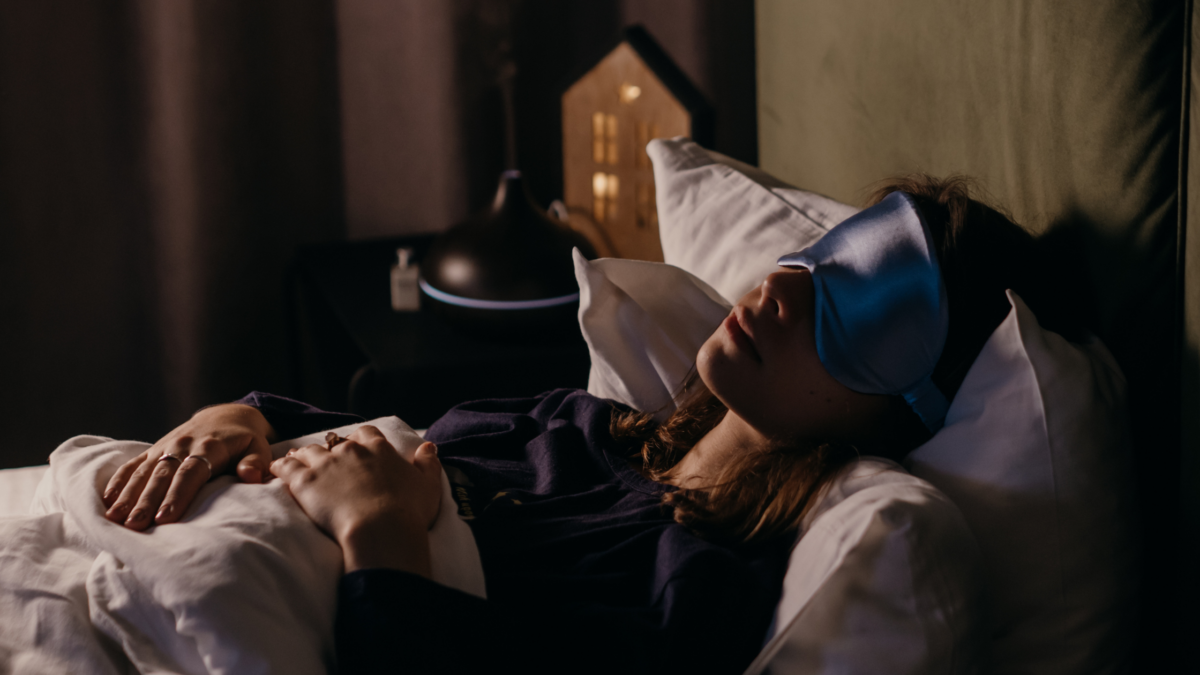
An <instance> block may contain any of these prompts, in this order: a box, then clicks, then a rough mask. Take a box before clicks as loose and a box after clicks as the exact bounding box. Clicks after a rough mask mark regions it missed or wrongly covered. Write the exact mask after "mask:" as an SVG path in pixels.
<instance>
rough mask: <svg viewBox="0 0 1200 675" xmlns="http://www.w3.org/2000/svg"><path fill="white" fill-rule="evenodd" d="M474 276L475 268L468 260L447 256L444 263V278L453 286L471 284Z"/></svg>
mask: <svg viewBox="0 0 1200 675" xmlns="http://www.w3.org/2000/svg"><path fill="white" fill-rule="evenodd" d="M474 276H475V266H474V265H473V264H471V261H470V260H468V259H466V258H461V257H457V256H456V257H449V256H447V257H446V258H445V259H444V260H443V261H442V278H443V279H445V280H446V281H447V282H448V283H450V284H451V285H455V286H457V285H463V284H467V283H470V281H471V280H472V278H474Z"/></svg>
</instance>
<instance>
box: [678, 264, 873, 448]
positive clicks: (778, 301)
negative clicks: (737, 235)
mask: <svg viewBox="0 0 1200 675" xmlns="http://www.w3.org/2000/svg"><path fill="white" fill-rule="evenodd" d="M813 298H814V296H813V281H812V275H811V274H810V273H809V272H808V270H802V269H801V270H794V269H786V268H780V270H779V271H778V272H774V273H772V274H770V275H768V276H767V278H766V280H764V281H763V282H762V283H761V284H759V286H758V287H757V288H755V289H754V290H752V291H750V292H749V293H747V294H746V295H745V296H743V297H742V299H741V300H739V301H738V303H737V305H736V306H734V308H733V311H732V312H730V314H729V316H728V317H726V319H725V321H724V322H723V323H722V324H721V326H720V327H719V328H718V329H717V331H716V332H715V333H713V334H712V335H711V336H710V337H709V338H708V340H707V341H706V342H705V343H704V346H703V347H701V348H700V354H699V356H697V359H696V368H697V370H698V371H699V373H700V378H701V379H702V380H704V383H705V384H706V385H708V388H709V389H710V390H711V391H712V392H713V393H714V394H715V395H716V396H717V398H718V399H720V400H721V402H722V403H724V404H725V405H726V407H728V408H729V409H730V410H731V411H733V412H734V413H735V414H736V415H738V416H739V417H741V418H742V419H743V420H745V421H746V422H747V423H748V424H749V425H750V426H751V427H753V428H754V429H756V430H757V431H759V432H760V433H762V434H764V435H766V436H767V437H769V438H806V439H811V440H817V441H831V440H837V441H848V442H853V441H854V440H856V439H859V438H863V437H865V436H867V435H869V434H870V433H871V432H872V431H873V427H874V424H875V422H876V421H877V420H880V419H882V417H883V416H884V415H885V414H886V412H887V410H888V409H889V405H890V402H889V400H888V397H886V396H877V395H871V394H860V393H858V392H855V391H851V390H850V389H849V388H847V387H846V386H845V385H843V384H841V383H840V382H838V381H837V380H835V379H834V378H833V376H832V375H830V374H829V373H828V372H827V371H826V370H825V366H824V365H822V364H821V360H820V358H819V357H818V356H817V344H816V333H815V329H814V324H815V319H814V312H813Z"/></svg>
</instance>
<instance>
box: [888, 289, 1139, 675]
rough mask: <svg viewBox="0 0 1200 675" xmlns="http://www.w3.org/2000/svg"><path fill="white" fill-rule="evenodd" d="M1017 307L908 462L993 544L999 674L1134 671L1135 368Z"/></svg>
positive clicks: (991, 580) (987, 553)
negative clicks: (1131, 402) (1131, 404)
mask: <svg viewBox="0 0 1200 675" xmlns="http://www.w3.org/2000/svg"><path fill="white" fill-rule="evenodd" d="M1009 300H1010V302H1011V303H1012V306H1013V309H1012V311H1011V312H1010V313H1009V315H1008V318H1006V319H1005V320H1004V322H1003V323H1001V324H1000V326H999V327H998V328H997V329H996V331H995V332H994V333H993V334H992V337H991V338H990V339H989V340H988V343H987V345H986V346H985V347H984V349H983V351H982V352H981V353H980V355H979V357H978V358H976V359H975V363H974V364H973V365H972V366H971V370H970V371H969V372H968V373H967V377H966V379H965V380H964V381H963V384H962V387H961V388H960V389H959V391H958V394H957V395H956V396H955V397H954V400H953V401H952V402H951V405H950V411H949V412H948V413H947V415H946V426H945V427H944V428H943V429H942V430H941V431H939V432H938V433H937V435H935V436H934V437H933V438H932V439H930V440H929V442H927V443H925V444H924V445H922V446H921V447H919V448H917V449H916V450H915V451H913V452H912V454H910V455H909V456H908V458H907V460H906V462H905V464H906V465H907V466H908V468H909V470H910V471H912V473H913V474H915V475H917V476H920V477H921V478H924V479H925V480H927V481H929V482H930V483H932V484H934V485H936V486H937V487H938V489H940V490H941V491H942V492H945V493H946V494H947V495H948V496H949V497H950V498H951V499H953V500H954V502H955V503H956V504H958V506H959V508H960V509H962V512H963V515H964V516H966V518H967V522H969V523H970V524H971V530H972V531H973V532H974V533H975V537H976V539H978V541H979V545H980V548H981V549H982V550H983V554H984V558H983V559H984V569H983V571H984V578H985V579H987V582H988V591H989V595H990V600H991V607H992V612H993V616H994V619H995V625H994V631H993V636H994V641H993V644H992V653H993V657H992V666H993V667H992V670H993V672H995V673H1017V672H1020V673H1047V674H1049V673H1085V672H1086V673H1104V672H1124V671H1126V670H1127V669H1128V666H1129V664H1128V659H1129V650H1130V646H1131V645H1130V638H1131V636H1132V634H1133V626H1134V623H1133V621H1132V619H1133V612H1134V605H1135V602H1136V583H1135V578H1136V574H1135V565H1136V560H1135V554H1134V546H1135V538H1134V522H1133V513H1134V505H1133V495H1132V485H1131V483H1130V480H1129V476H1130V475H1131V470H1132V457H1131V456H1130V438H1129V430H1128V422H1127V419H1126V409H1125V379H1124V377H1123V376H1122V375H1121V371H1120V369H1119V368H1118V367H1117V364H1116V362H1115V361H1114V360H1113V358H1112V355H1111V354H1109V353H1108V350H1107V349H1105V348H1104V345H1102V344H1101V343H1100V342H1099V340H1096V339H1094V338H1093V339H1091V340H1090V341H1089V342H1087V343H1086V344H1071V343H1069V342H1067V341H1066V340H1064V339H1063V338H1062V337H1061V336H1059V335H1058V334H1056V333H1051V332H1049V331H1046V330H1042V328H1041V327H1040V326H1039V325H1038V322H1037V319H1036V318H1035V317H1034V316H1033V313H1032V312H1031V311H1029V308H1028V307H1027V306H1026V305H1025V303H1024V302H1022V301H1021V299H1020V298H1019V297H1018V296H1017V295H1016V294H1015V293H1013V292H1012V291H1009Z"/></svg>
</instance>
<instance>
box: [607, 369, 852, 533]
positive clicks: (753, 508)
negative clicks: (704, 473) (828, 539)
mask: <svg viewBox="0 0 1200 675" xmlns="http://www.w3.org/2000/svg"><path fill="white" fill-rule="evenodd" d="M683 389H684V391H685V392H687V393H686V394H685V396H686V398H685V399H684V401H683V402H682V404H681V405H680V406H679V408H678V409H676V410H675V412H674V413H673V414H672V415H671V416H670V417H669V418H667V420H666V421H665V422H663V423H662V424H658V423H656V422H655V421H654V415H653V413H640V412H637V411H630V412H620V411H614V413H613V418H612V423H611V426H610V428H611V431H612V434H613V436H614V437H616V438H625V439H630V440H634V441H637V442H641V451H640V452H639V453H638V456H637V459H640V460H641V461H642V464H643V467H644V468H645V471H646V474H647V475H648V476H649V477H650V478H651V479H652V480H659V479H661V478H662V477H663V475H664V474H666V472H667V471H669V470H670V469H671V468H672V467H674V466H675V465H676V464H678V463H679V460H681V459H683V456H684V455H686V454H687V453H688V451H689V450H691V449H692V447H694V446H695V445H696V443H697V442H699V441H700V439H701V438H703V437H704V435H705V434H707V433H708V432H709V431H711V430H712V429H713V428H714V427H716V426H717V424H718V423H719V422H720V421H721V418H723V417H724V416H725V413H726V412H727V411H728V409H727V408H726V407H725V404H723V403H721V401H720V399H718V398H717V397H716V395H715V394H713V393H712V392H711V391H709V389H708V387H706V386H705V385H704V382H702V381H701V380H700V378H699V376H698V374H697V373H696V371H695V369H693V370H692V372H691V373H690V374H689V376H688V378H687V380H686V381H685V386H684V387H683ZM773 446H774V447H772V448H771V449H770V450H768V451H765V452H761V451H755V452H750V451H747V452H743V453H738V454H737V455H736V458H735V459H734V460H733V461H731V462H730V463H729V464H727V465H726V466H725V467H723V468H722V469H721V472H720V474H718V475H717V477H716V480H715V482H714V484H713V485H711V486H708V487H706V488H703V489H684V488H681V489H679V490H674V491H671V492H667V493H666V494H664V495H663V505H664V506H665V507H667V508H669V509H671V510H672V511H673V513H674V516H675V521H676V522H678V523H680V524H681V525H684V526H685V527H687V528H688V529H689V530H691V531H692V532H694V533H696V534H697V535H699V536H701V537H703V538H705V539H710V540H713V541H719V542H721V543H725V544H731V545H733V544H751V543H755V542H759V541H767V540H770V539H773V538H775V537H777V536H779V535H782V534H784V533H786V532H789V531H794V530H795V529H796V528H797V527H799V525H800V522H801V521H802V520H803V519H804V516H805V514H806V513H808V510H809V508H810V507H811V506H812V504H813V503H815V501H816V500H815V499H813V497H814V496H815V495H816V493H817V491H818V490H820V489H821V487H822V486H824V485H825V484H826V483H828V482H829V480H830V479H831V478H832V477H833V475H834V474H835V473H836V472H837V471H838V470H839V469H841V468H842V467H844V466H845V465H846V464H847V463H849V461H850V459H852V458H853V457H855V456H856V455H857V453H858V451H857V450H855V448H854V446H852V445H849V444H846V443H812V442H808V441H804V440H802V439H774V441H773Z"/></svg>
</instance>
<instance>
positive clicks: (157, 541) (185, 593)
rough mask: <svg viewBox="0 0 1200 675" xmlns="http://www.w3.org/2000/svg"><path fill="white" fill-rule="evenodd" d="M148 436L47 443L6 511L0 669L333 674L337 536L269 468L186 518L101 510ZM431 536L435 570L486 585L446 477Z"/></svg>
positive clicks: (212, 487)
mask: <svg viewBox="0 0 1200 675" xmlns="http://www.w3.org/2000/svg"><path fill="white" fill-rule="evenodd" d="M371 424H374V425H375V426H377V427H379V428H380V430H381V431H382V432H383V433H384V435H385V436H387V437H388V439H389V440H390V441H391V442H392V443H393V444H394V445H396V446H397V448H398V449H400V451H401V452H402V453H404V454H406V455H408V456H411V453H413V452H414V451H415V450H416V447H417V445H419V444H420V438H419V437H418V436H417V435H416V434H415V433H414V432H413V431H412V429H410V428H409V427H408V426H407V425H405V424H404V423H403V422H401V421H400V420H398V419H396V418H382V419H380V420H374V421H372V422H371ZM354 426H357V425H353V426H349V427H342V428H341V429H339V432H340V433H341V434H342V435H345V434H347V433H349V431H350V430H351V429H353V428H354ZM316 437H317V435H316V434H314V435H313V436H311V437H306V438H305V439H298V440H297V441H292V442H288V443H281V444H277V445H276V446H273V450H274V451H275V454H276V456H278V455H281V454H282V453H283V452H285V451H286V450H287V448H289V447H294V446H296V445H300V444H303V443H306V442H315V441H316ZM145 447H146V444H144V443H134V442H126V441H113V440H110V439H105V438H98V437H94V436H79V437H76V438H73V439H71V440H69V441H67V442H66V443H64V444H63V445H62V446H60V447H59V449H58V450H56V451H55V452H54V454H53V455H51V458H50V467H49V470H48V471H46V470H43V473H44V477H43V478H42V480H41V482H40V485H39V487H38V488H37V491H36V496H35V497H34V500H33V504H32V506H31V508H30V512H29V514H28V515H25V516H15V517H6V518H0V672H21V673H64V672H71V673H118V672H127V670H128V668H129V665H131V664H132V665H133V666H134V667H136V668H137V669H138V670H139V671H141V672H148V673H239V674H240V673H267V672H277V673H324V672H326V671H327V670H328V668H329V666H330V665H331V664H332V653H333V636H332V628H333V625H332V624H333V616H334V607H335V601H336V586H337V580H338V578H339V576H340V574H341V555H340V551H339V550H338V548H337V545H336V544H334V542H333V541H332V540H330V539H329V538H327V537H326V536H325V535H324V534H322V533H321V532H320V531H319V530H318V529H317V528H316V527H315V526H314V525H313V524H312V523H311V522H310V521H309V520H308V518H307V517H306V516H304V514H303V512H302V511H301V510H300V509H299V507H298V506H297V505H296V503H295V502H294V501H293V500H292V499H291V497H290V496H289V495H288V494H287V492H286V491H285V490H284V489H283V487H282V484H281V483H279V482H278V481H275V482H273V483H270V484H267V485H246V484H241V483H237V482H236V481H235V480H234V479H232V478H230V477H223V478H219V479H217V480H214V481H212V482H211V483H209V484H208V485H207V486H205V488H204V489H203V490H202V491H201V492H200V494H199V496H198V498H197V500H196V503H195V504H194V505H193V508H192V509H190V511H189V513H188V514H187V515H186V516H185V519H184V522H181V523H178V524H174V525H166V526H161V527H156V528H153V529H152V530H151V531H150V532H149V533H145V534H143V533H136V532H132V531H130V530H127V529H125V528H123V527H120V526H118V525H114V524H113V523H110V522H108V521H107V520H105V519H104V517H103V504H102V503H101V501H100V497H99V494H100V489H101V488H102V487H103V486H104V484H105V483H106V482H107V480H108V478H109V476H111V474H112V472H113V471H115V470H116V467H117V466H119V465H120V464H121V462H123V461H125V459H127V458H128V457H132V456H133V455H135V454H136V453H138V452H141V451H142V450H143V449H144V448H145ZM27 473H28V474H30V475H32V474H33V473H34V471H33V470H29V471H27ZM9 480H10V478H8V477H6V479H5V482H6V484H7V483H8V481H9ZM18 480H28V478H27V477H25V476H23V477H22V478H21V479H18ZM430 542H431V549H432V550H431V553H432V557H433V563H434V577H435V579H436V580H438V581H440V582H441V583H444V584H447V585H450V586H454V587H456V588H460V589H462V590H464V591H466V592H470V593H474V594H476V595H479V596H482V595H483V572H482V567H481V565H480V562H479V554H478V550H477V549H476V548H475V543H474V539H473V537H472V536H471V533H470V530H469V528H468V527H467V525H466V524H465V523H464V522H463V521H462V520H461V519H460V518H459V517H458V513H457V506H456V504H455V503H454V500H453V498H452V496H451V494H450V486H449V482H448V481H446V480H445V479H443V501H442V509H441V514H440V515H439V518H438V521H437V523H436V524H435V526H434V528H433V530H431V532H430Z"/></svg>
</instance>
